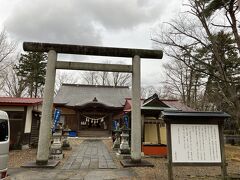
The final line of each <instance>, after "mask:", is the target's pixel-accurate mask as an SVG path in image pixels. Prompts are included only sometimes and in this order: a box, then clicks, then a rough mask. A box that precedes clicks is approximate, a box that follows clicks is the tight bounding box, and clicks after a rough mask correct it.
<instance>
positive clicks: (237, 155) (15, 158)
mask: <svg viewBox="0 0 240 180" xmlns="http://www.w3.org/2000/svg"><path fill="white" fill-rule="evenodd" d="M82 141H83V140H82V139H79V138H70V144H71V146H72V147H73V150H70V151H64V155H65V158H64V159H63V160H62V161H61V163H60V165H59V166H58V167H57V169H61V167H62V166H63V164H64V162H65V161H66V160H67V159H68V157H69V156H70V155H71V154H72V153H73V152H74V151H75V150H76V148H77V146H78V145H79V144H80V143H81V142H82ZM102 141H103V142H104V143H105V145H106V146H107V148H108V150H109V151H110V153H111V155H112V157H113V161H114V163H115V164H116V165H117V169H119V170H121V169H123V167H122V166H121V164H120V161H119V159H118V158H117V156H116V153H115V152H113V151H111V147H112V141H111V139H104V140H102ZM36 152H37V150H36V149H28V150H21V151H19V150H14V151H10V158H9V168H14V167H20V166H21V165H22V164H24V163H26V162H29V161H34V160H36ZM225 154H226V159H227V163H228V167H227V171H228V174H229V175H230V176H231V177H235V176H236V177H239V179H240V147H239V146H230V145H226V146H225ZM144 159H145V160H147V161H149V162H151V163H153V164H154V167H153V168H150V167H147V168H144V167H138V168H129V170H130V171H132V172H133V173H135V174H136V178H132V179H143V180H145V179H153V180H154V179H156V180H158V179H163V180H164V179H167V166H166V163H167V159H165V158H152V157H150V158H144ZM173 173H174V176H175V179H181V180H182V179H207V180H211V179H219V178H220V175H221V171H220V167H204V168H203V167H174V168H173Z"/></svg>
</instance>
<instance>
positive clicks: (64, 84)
mask: <svg viewBox="0 0 240 180" xmlns="http://www.w3.org/2000/svg"><path fill="white" fill-rule="evenodd" d="M62 86H75V87H96V88H99V87H102V88H128V89H129V86H109V85H108V86H105V85H91V84H67V83H63V84H62Z"/></svg>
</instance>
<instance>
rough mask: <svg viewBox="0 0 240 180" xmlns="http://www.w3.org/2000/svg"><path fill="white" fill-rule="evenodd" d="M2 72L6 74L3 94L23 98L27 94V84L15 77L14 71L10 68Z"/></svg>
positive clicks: (20, 78)
mask: <svg viewBox="0 0 240 180" xmlns="http://www.w3.org/2000/svg"><path fill="white" fill-rule="evenodd" d="M4 71H7V72H8V73H7V76H6V78H5V83H4V87H3V91H4V93H5V94H6V95H7V96H11V97H23V96H25V95H26V94H27V92H26V88H27V84H26V82H24V81H23V79H22V77H20V76H17V73H16V70H15V69H13V68H12V67H9V68H7V69H5V70H4Z"/></svg>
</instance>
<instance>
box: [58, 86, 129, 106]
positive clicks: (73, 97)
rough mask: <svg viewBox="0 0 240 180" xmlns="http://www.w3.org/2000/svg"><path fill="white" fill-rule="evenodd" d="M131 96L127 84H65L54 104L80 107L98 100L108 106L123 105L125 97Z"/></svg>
mask: <svg viewBox="0 0 240 180" xmlns="http://www.w3.org/2000/svg"><path fill="white" fill-rule="evenodd" d="M130 96H131V91H130V90H129V87H127V86H116V87H115V86H98V85H82V84H63V85H62V86H61V88H60V90H59V91H58V93H57V95H56V97H55V98H54V104H61V105H66V106H78V107H80V106H85V105H86V104H87V103H93V102H98V103H101V104H104V105H106V106H108V107H123V105H124V103H125V98H126V97H130Z"/></svg>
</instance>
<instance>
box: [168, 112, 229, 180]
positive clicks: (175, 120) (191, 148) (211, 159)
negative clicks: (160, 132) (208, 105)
mask: <svg viewBox="0 0 240 180" xmlns="http://www.w3.org/2000/svg"><path fill="white" fill-rule="evenodd" d="M228 117H230V116H229V115H228V114H226V113H223V112H182V111H165V112H163V119H164V121H165V123H166V127H167V146H168V178H169V180H172V179H173V169H172V167H173V166H221V170H222V178H223V179H226V177H227V171H226V163H225V156H224V140H223V123H224V119H225V118H228Z"/></svg>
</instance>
